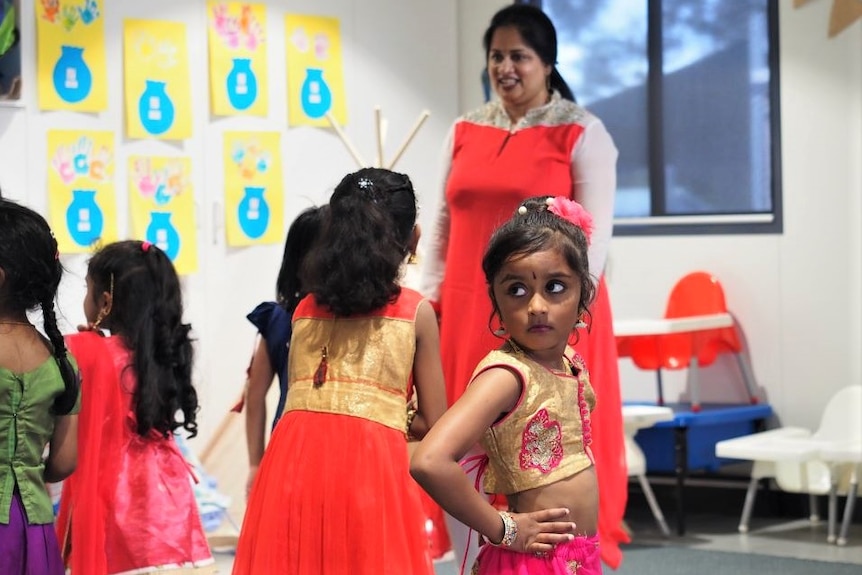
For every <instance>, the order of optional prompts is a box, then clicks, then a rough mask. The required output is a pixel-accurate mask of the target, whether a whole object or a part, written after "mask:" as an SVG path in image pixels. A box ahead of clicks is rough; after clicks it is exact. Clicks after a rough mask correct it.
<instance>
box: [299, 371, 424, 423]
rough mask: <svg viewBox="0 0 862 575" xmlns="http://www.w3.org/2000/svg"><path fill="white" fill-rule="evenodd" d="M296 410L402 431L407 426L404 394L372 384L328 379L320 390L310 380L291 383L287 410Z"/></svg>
mask: <svg viewBox="0 0 862 575" xmlns="http://www.w3.org/2000/svg"><path fill="white" fill-rule="evenodd" d="M294 410H305V411H318V412H323V413H336V414H341V415H351V416H353V417H361V418H363V419H368V420H370V421H374V422H377V423H380V424H381V425H385V426H387V427H391V428H393V429H397V430H399V431H404V429H405V428H406V426H407V399H406V398H405V396H404V394H403V393H397V392H394V391H393V390H389V389H383V388H381V387H379V386H378V385H376V384H375V383H374V382H370V381H339V380H332V379H327V380H326V383H324V384H323V385H322V386H320V387H314V385H313V382H312V379H311V378H308V379H300V380H297V381H291V382H290V388H289V389H288V392H287V402H286V405H285V411H294Z"/></svg>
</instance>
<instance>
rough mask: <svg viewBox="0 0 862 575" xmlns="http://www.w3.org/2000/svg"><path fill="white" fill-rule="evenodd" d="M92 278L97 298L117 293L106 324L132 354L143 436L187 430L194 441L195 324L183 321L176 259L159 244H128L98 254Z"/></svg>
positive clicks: (110, 246) (117, 244) (92, 263)
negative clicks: (179, 419) (179, 412)
mask: <svg viewBox="0 0 862 575" xmlns="http://www.w3.org/2000/svg"><path fill="white" fill-rule="evenodd" d="M87 274H88V276H89V278H90V281H91V282H92V285H93V294H94V295H95V294H99V293H103V292H108V293H112V299H111V308H110V312H109V313H108V315H107V316H106V317H105V318H104V320H103V321H102V324H101V325H102V326H103V327H105V328H107V329H110V330H111V331H112V332H113V333H115V334H117V335H119V336H120V337H122V338H123V341H124V343H125V344H126V346H127V347H128V348H129V349H130V350H131V352H132V364H131V366H130V367H131V369H132V370H133V372H134V374H135V376H136V378H137V387H136V388H135V393H134V409H135V416H136V418H137V425H138V427H137V432H138V434H139V435H141V436H144V435H146V434H147V433H149V432H150V431H151V430H153V429H154V430H156V431H158V432H159V433H161V434H162V435H163V436H166V437H167V436H168V435H169V434H170V433H171V432H173V431H174V430H175V429H178V428H180V427H182V428H184V429H185V430H186V431H188V432H189V436H190V437H194V436H195V435H196V434H197V427H198V426H197V421H196V416H197V411H198V396H197V392H196V391H195V388H194V386H193V385H192V360H193V349H192V341H191V338H190V337H189V331H190V330H191V326H190V325H189V324H186V323H183V300H182V291H181V289H180V281H179V278H178V277H177V272H176V270H175V269H174V266H173V264H172V263H171V260H170V259H169V258H168V256H167V255H165V253H164V252H163V251H162V250H160V249H158V248H157V247H156V246H155V245H153V244H150V243H148V242H140V241H137V240H127V241H121V242H115V243H112V244H108V245H106V246H105V247H103V248H102V249H100V250H99V251H98V252H96V254H95V255H94V256H93V257H92V258H91V259H90V264H89V267H88V269H87ZM177 411H181V412H182V414H183V420H182V422H179V421H177Z"/></svg>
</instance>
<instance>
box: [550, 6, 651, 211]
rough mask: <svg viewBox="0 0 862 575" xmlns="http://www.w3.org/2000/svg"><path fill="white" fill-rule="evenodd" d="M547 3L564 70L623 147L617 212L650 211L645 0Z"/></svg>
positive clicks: (581, 100)
mask: <svg viewBox="0 0 862 575" xmlns="http://www.w3.org/2000/svg"><path fill="white" fill-rule="evenodd" d="M542 9H543V10H545V12H546V13H547V14H548V15H549V16H550V17H551V19H552V20H553V21H554V24H555V26H556V27H557V35H558V39H557V41H558V44H559V49H558V52H559V55H558V58H557V60H558V68H559V70H560V73H561V74H562V75H563V78H564V79H565V80H566V82H568V84H569V86H570V87H571V88H572V91H573V92H574V93H575V97H576V98H577V99H578V103H579V104H581V105H582V106H584V107H586V108H587V109H589V110H590V111H591V112H593V113H594V114H596V115H597V116H598V117H599V118H601V119H602V121H603V122H604V123H605V126H606V127H607V129H608V131H609V132H610V133H611V135H612V136H613V138H614V142H615V143H616V145H617V148H618V149H619V151H620V157H619V162H618V164H617V198H616V215H617V216H620V217H643V216H649V215H650V212H651V209H650V205H651V203H650V187H649V186H650V178H649V157H648V154H647V151H648V148H647V146H648V142H649V137H648V133H647V84H646V82H647V72H648V71H649V65H648V61H647V46H646V41H647V3H646V0H643V1H636V0H634V1H633V0H545V1H544V2H543V3H542Z"/></svg>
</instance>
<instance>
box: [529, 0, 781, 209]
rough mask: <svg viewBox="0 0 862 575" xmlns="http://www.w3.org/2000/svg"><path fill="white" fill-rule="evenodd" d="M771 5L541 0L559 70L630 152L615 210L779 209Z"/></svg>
mask: <svg viewBox="0 0 862 575" xmlns="http://www.w3.org/2000/svg"><path fill="white" fill-rule="evenodd" d="M768 3H769V0H733V1H727V0H641V1H638V0H544V1H543V2H542V8H543V9H544V10H545V11H546V12H547V13H548V15H549V16H550V17H551V19H552V20H553V21H554V24H555V26H556V27H557V32H558V36H559V38H558V42H559V57H558V66H559V69H560V73H561V74H562V75H563V77H564V78H565V79H566V81H567V82H568V83H569V85H570V86H571V87H572V90H573V91H574V92H575V96H576V98H577V99H578V102H579V103H581V104H582V105H584V106H585V107H587V108H588V109H590V110H591V111H592V112H593V113H595V114H596V115H597V116H599V117H600V118H601V119H602V121H604V123H605V125H606V126H607V127H608V130H609V131H610V133H611V134H612V135H613V137H614V141H615V142H616V144H617V147H618V148H619V150H620V158H619V162H618V195H617V202H616V206H617V208H616V216H617V218H644V217H653V218H656V217H665V216H671V217H673V216H702V215H718V216H720V215H728V214H740V215H751V214H772V213H773V211H774V210H775V205H774V201H773V198H774V197H775V195H774V193H773V170H774V167H773V165H772V161H773V154H772V137H771V134H772V133H773V128H772V122H773V121H776V122H777V119H774V118H777V116H776V115H774V114H773V113H772V110H771V99H770V95H771V91H770V81H771V74H770V58H769V53H770V35H769V17H770V16H769V6H768ZM651 14H652V15H653V16H652V17H651ZM656 15H659V16H656ZM651 27H652V29H651ZM651 34H652V37H653V38H660V42H659V43H657V46H658V47H659V48H658V49H655V48H654V49H652V50H650V46H649V43H648V38H649V37H651ZM650 70H653V73H652V74H650ZM656 70H660V73H656V72H655V71H656ZM656 171H658V172H659V173H656ZM764 221H768V220H764Z"/></svg>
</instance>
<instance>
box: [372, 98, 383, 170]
mask: <svg viewBox="0 0 862 575" xmlns="http://www.w3.org/2000/svg"><path fill="white" fill-rule="evenodd" d="M374 128H375V132H376V134H375V135H376V136H377V162H376V163H375V164H374V167H376V168H382V167H383V116H382V114H381V112H380V106H374Z"/></svg>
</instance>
